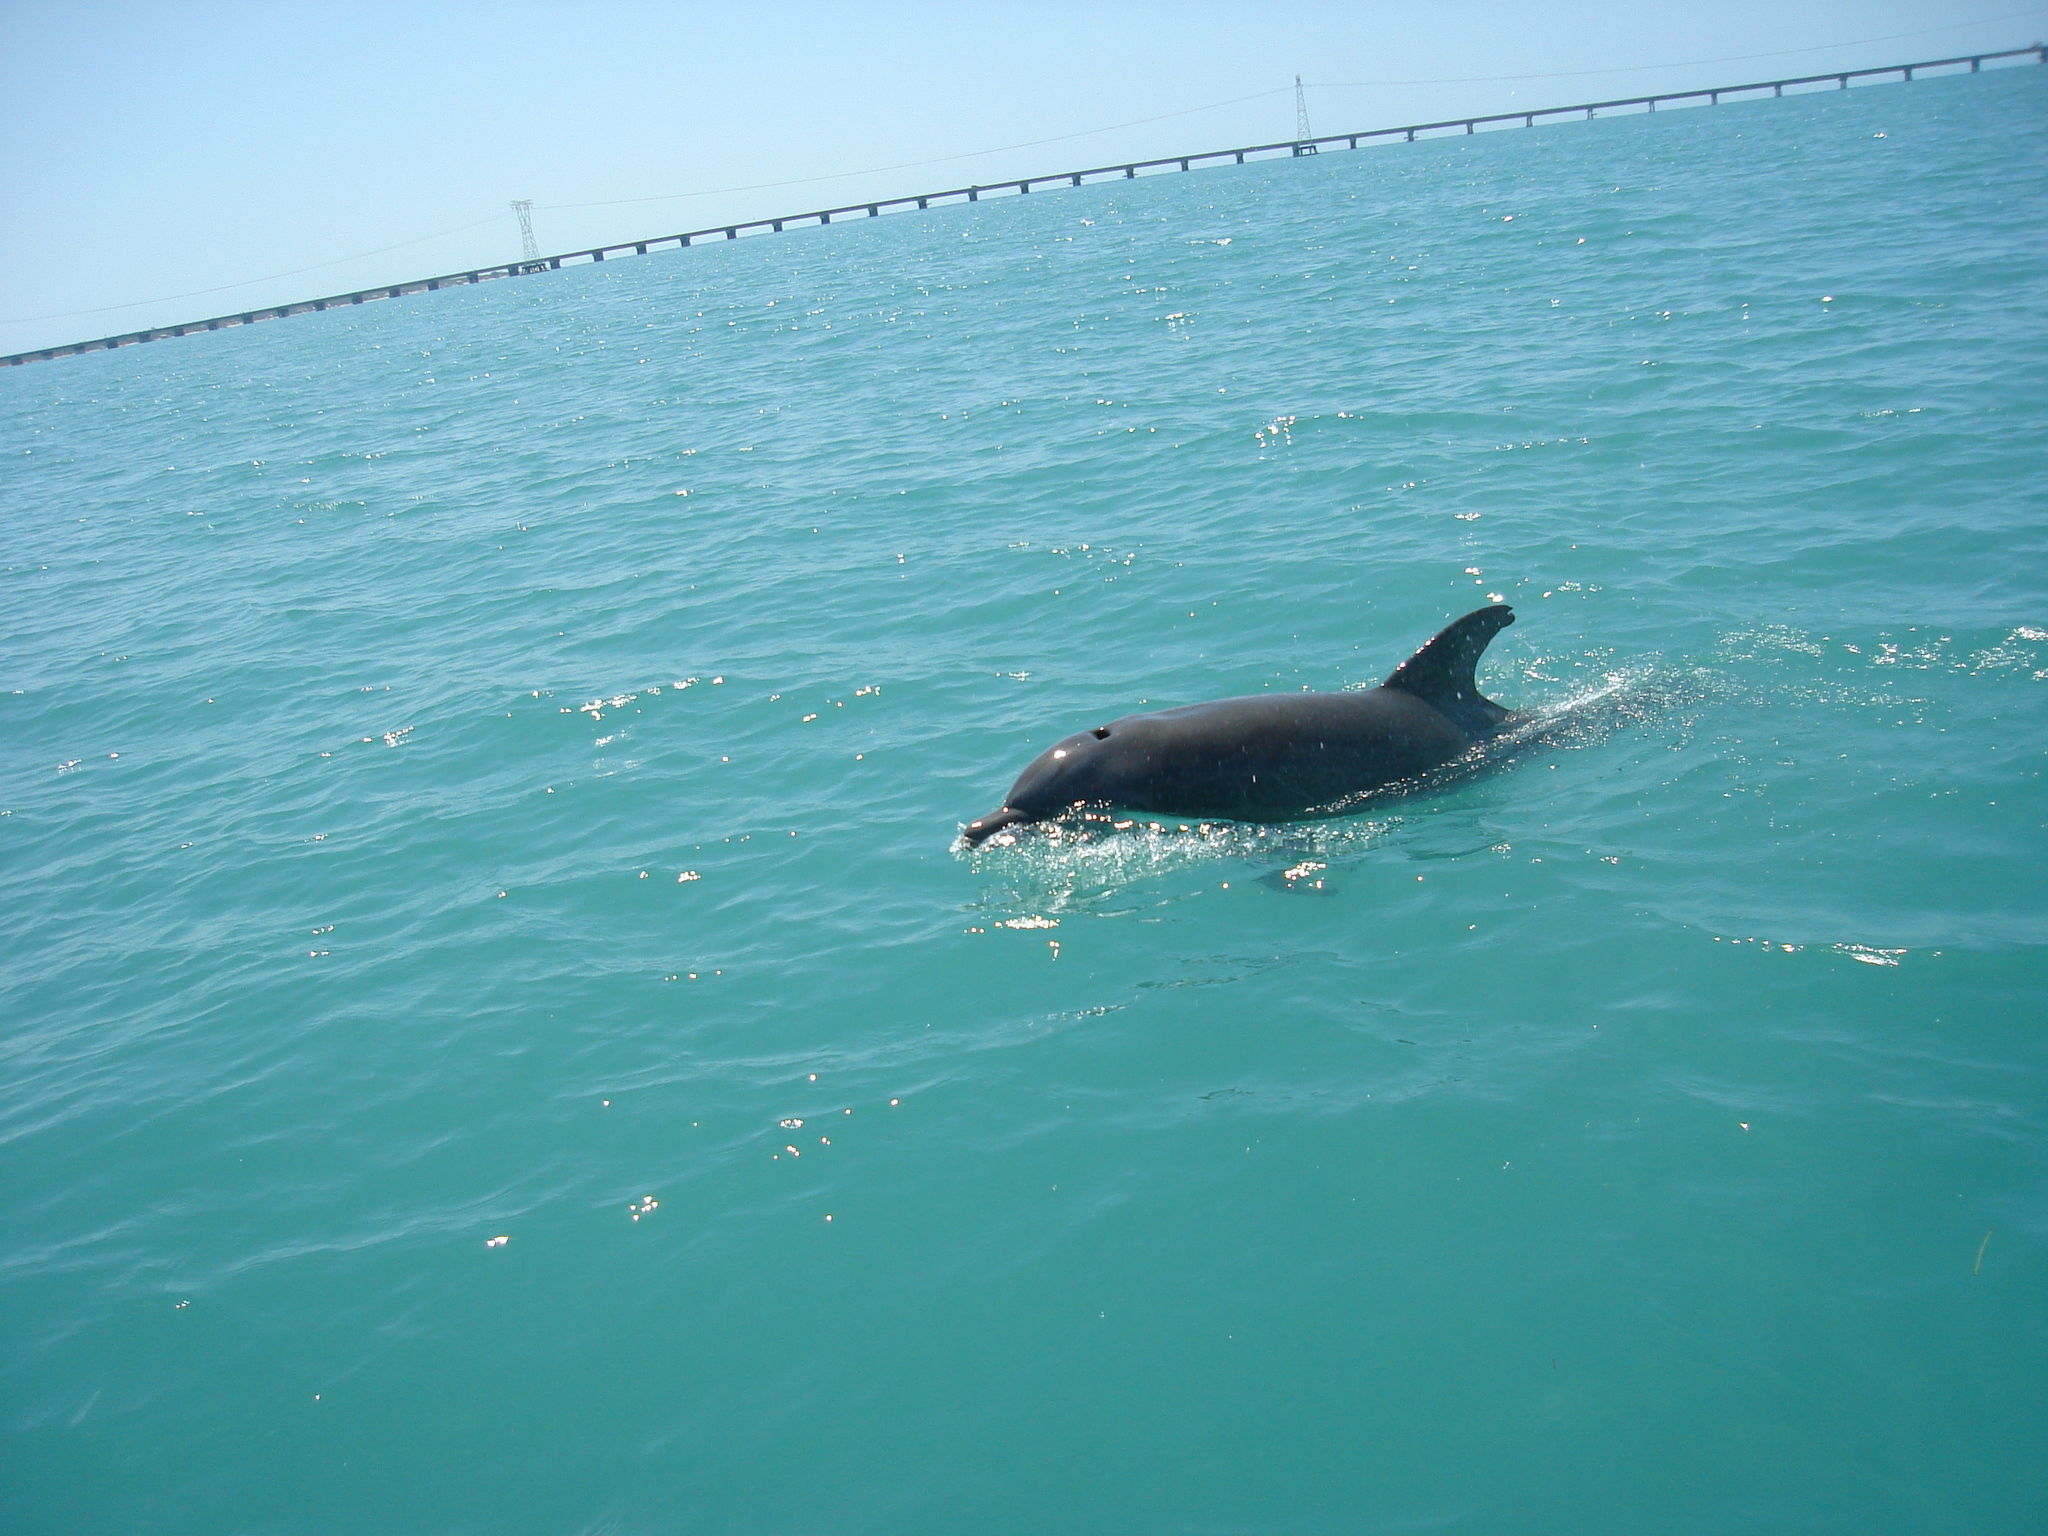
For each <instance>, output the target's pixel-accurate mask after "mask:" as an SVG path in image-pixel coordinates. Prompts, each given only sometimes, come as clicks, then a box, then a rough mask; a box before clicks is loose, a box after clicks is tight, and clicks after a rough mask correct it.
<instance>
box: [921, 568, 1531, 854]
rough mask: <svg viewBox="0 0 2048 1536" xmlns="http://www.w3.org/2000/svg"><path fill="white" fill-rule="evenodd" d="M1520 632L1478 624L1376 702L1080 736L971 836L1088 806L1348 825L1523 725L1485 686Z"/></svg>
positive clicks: (1276, 701) (1490, 612) (1190, 719)
mask: <svg viewBox="0 0 2048 1536" xmlns="http://www.w3.org/2000/svg"><path fill="white" fill-rule="evenodd" d="M1514 622H1515V614H1514V610H1513V609H1512V608H1509V607H1508V606H1507V605H1506V604H1504V603H1496V604H1494V605H1493V606H1491V607H1488V608H1480V609H1477V610H1475V611H1474V612H1471V613H1468V614H1466V615H1465V617H1463V618H1462V619H1459V620H1457V621H1456V622H1454V623H1452V624H1450V625H1447V626H1446V627H1445V628H1444V630H1443V632H1442V633H1440V634H1439V635H1437V636H1436V637H1435V638H1434V639H1433V640H1431V641H1430V642H1429V643H1428V644H1427V645H1425V646H1423V647H1422V649H1421V650H1419V651H1417V652H1416V653H1415V654H1414V655H1413V656H1410V657H1409V658H1408V659H1407V660H1406V661H1404V662H1402V663H1401V665H1400V666H1398V667H1396V668H1394V670H1393V672H1392V673H1390V674H1389V675H1388V677H1387V680H1386V681H1385V682H1384V683H1381V684H1380V685H1379V687H1377V688H1373V689H1369V690H1366V691H1362V692H1355V693H1257V694H1253V695H1251V696H1250V697H1248V698H1239V699H1216V700H1213V701H1211V702H1210V703H1207V704H1184V705H1182V706H1181V707H1180V708H1178V709H1162V710H1159V711H1157V712H1155V713H1152V714H1145V715H1125V716H1124V717H1123V718H1122V719H1120V720H1112V721H1110V722H1109V724H1107V725H1098V726H1096V727H1095V728H1094V729H1093V730H1090V731H1081V732H1078V733H1076V734H1075V735H1072V736H1069V737H1067V738H1066V739H1065V740H1064V741H1059V742H1055V743H1054V744H1053V745H1052V746H1050V747H1048V748H1047V749H1046V750H1045V751H1044V752H1042V753H1040V754H1039V755H1038V757H1036V758H1035V759H1033V761H1032V762H1031V764H1030V766H1028V767H1027V768H1025V770H1024V771H1023V772H1022V773H1021V774H1019V775H1018V776H1017V782H1016V783H1015V784H1013V785H1011V786H1010V792H1009V794H1007V795H1006V796H1004V797H1003V803H1002V806H1001V808H1000V809H998V810H994V811H991V812H990V813H989V814H988V815H986V816H983V817H982V818H981V819H980V820H978V821H971V822H969V823H968V824H967V826H966V828H965V830H964V831H963V832H962V833H961V836H962V837H963V838H964V839H965V841H966V843H967V845H968V846H969V847H974V846H976V845H978V844H980V843H982V842H985V841H986V840H987V839H988V838H989V837H991V836H993V835H994V834H995V833H997V832H1000V831H1002V830H1003V829H1004V828H1005V827H1016V826H1023V825H1027V824H1029V823H1031V822H1036V821H1045V820H1048V819H1050V818H1051V817H1054V816H1058V815H1059V814H1060V813H1061V812H1063V811H1067V810H1070V809H1072V808H1074V807H1075V806H1083V805H1106V806H1114V807H1117V808H1120V809H1123V810H1131V811H1151V812H1154V813H1157V814H1159V815H1165V816H1185V817H1197V818H1203V819H1210V818H1222V819H1229V820H1234V821H1299V820H1304V819H1307V818H1309V817H1315V816H1336V815H1342V814H1343V813H1344V812H1345V811H1347V810H1350V809H1353V808H1354V807H1355V804H1356V802H1357V801H1358V799H1359V798H1360V797H1361V796H1363V795H1365V794H1367V793H1369V792H1371V791H1373V790H1376V789H1385V788H1387V787H1388V786H1390V785H1394V784H1400V783H1404V782H1406V781H1408V780H1412V779H1416V778H1419V777H1420V776H1422V775H1423V774H1426V773H1428V772H1430V771H1431V770H1432V769H1436V768H1441V767H1442V766H1444V765H1445V764H1446V763H1449V762H1451V761H1453V760H1454V759H1456V758H1459V757H1462V756H1463V755H1465V753H1467V752H1469V751H1470V750H1471V749H1472V748H1473V747H1475V746H1477V745H1478V744H1479V743H1480V742H1483V741H1485V740H1487V739H1488V738H1489V737H1492V736H1495V735H1498V734H1499V733H1500V732H1501V731H1502V730H1503V729H1505V728H1506V727H1507V726H1509V725H1511V724H1513V723H1515V722H1516V721H1518V720H1519V719H1521V718H1522V717H1521V716H1518V715H1516V714H1515V713H1514V712H1513V711H1512V710H1508V709H1503V708H1502V707H1501V706H1500V705H1498V704H1496V703H1494V702H1493V701H1492V700H1491V699H1488V698H1485V697H1483V696H1482V695H1481V694H1480V692H1479V685H1478V683H1477V682H1476V681H1475V680H1474V677H1473V669H1474V668H1475V667H1476V666H1477V665H1478V663H1479V657H1480V655H1481V653H1482V652H1484V651H1485V649H1486V647H1487V643H1488V642H1489V641H1491V640H1492V639H1493V637H1494V636H1495V635H1497V634H1498V633H1500V631H1501V630H1503V629H1505V628H1507V626H1508V625H1510V624H1512V623H1514Z"/></svg>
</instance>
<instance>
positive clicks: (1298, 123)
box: [1294, 75, 1316, 155]
mask: <svg viewBox="0 0 2048 1536" xmlns="http://www.w3.org/2000/svg"><path fill="white" fill-rule="evenodd" d="M1315 136H1316V133H1315V130H1314V129H1313V128H1311V127H1309V125H1308V93H1307V92H1306V91H1304V90H1303V89H1302V88H1301V76H1299V75H1296V76H1295V77H1294V137H1295V139H1296V140H1297V141H1299V140H1303V139H1312V138H1314V137H1315ZM1294 152H1295V153H1296V154H1297V155H1312V154H1314V153H1315V152H1316V147H1315V145H1313V144H1304V143H1300V142H1297V143H1296V144H1295V146H1294Z"/></svg>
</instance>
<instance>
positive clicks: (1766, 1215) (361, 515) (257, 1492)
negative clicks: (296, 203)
mask: <svg viewBox="0 0 2048 1536" xmlns="http://www.w3.org/2000/svg"><path fill="white" fill-rule="evenodd" d="M2044 237H2048V70H2042V69H2037V68H2023V69H2013V70H2009V71H2003V72H1998V73H1990V74H1986V75H1983V76H1979V77H1963V78H1952V79H1944V80H1932V81H1924V82H1921V83H1917V84H1913V85H1910V86H1904V85H1900V86H1892V85H1887V86H1880V87H1871V88H1864V89H1858V90H1855V91H1852V92H1848V93H1830V94H1824V95H1812V96H1804V97H1798V98H1788V99H1786V100H1783V101H1763V102H1757V103H1754V104H1750V105H1729V106H1723V107H1720V108H1717V109H1700V110H1689V111H1671V112H1663V113H1659V114H1657V115H1655V116H1631V117H1616V118H1613V119H1608V120H1602V121H1596V122H1593V123H1562V124H1558V125H1555V126H1551V127H1544V128H1539V129H1536V130H1530V131H1512V132H1501V133H1492V134H1484V135H1479V136H1475V137H1469V138H1453V139H1443V140H1438V141H1434V142H1424V143H1419V144H1416V145H1413V146H1402V147H1388V148H1380V149H1372V150H1364V151H1359V152H1357V153H1350V154H1324V155H1321V156H1318V157H1316V158H1314V159H1311V160H1298V161H1283V162H1273V163H1267V164H1252V165H1247V166H1244V167H1242V168H1230V169H1217V170H1206V171H1202V172H1200V173H1198V174H1191V175H1185V176H1181V175H1175V176H1164V177H1159V178H1153V179H1145V180H1140V181H1137V182H1134V183H1118V184H1113V185H1100V186H1091V187H1087V188H1084V189H1081V190H1074V191H1059V192H1056V193H1049V194H1046V195H1038V194H1034V195H1032V196H1030V197H1013V198H1005V199H1000V200H994V199H992V200H990V201H986V202H983V203H980V204H979V205H976V206H972V207H966V206H962V207H951V208H943V209H934V210H932V211H931V212H930V213H928V214H922V215H905V216H899V217H892V218H886V219H881V220H876V221H872V222H860V223H854V224H837V225H834V226H832V227H830V228H827V229H816V230H803V231H797V232H791V233H789V234H786V235H783V236H780V237H775V238H762V239H758V240H747V241H741V242H736V243H732V244H721V245H717V246H713V247H709V248H697V249H692V250H689V251H686V252H677V253H672V254H661V255H653V256H648V257H646V258H643V259H635V260H629V261H615V262H607V263H605V264H603V265H602V266H591V267H579V268H574V269H569V270H564V271H562V272H560V273H558V274H555V275H551V276H544V277H536V278H531V279H525V280H519V281H511V282H503V283H497V284H492V285H487V286H483V287H478V288H473V289H465V290H459V291H454V292H444V293H438V294H433V295H425V296H421V297H417V298H412V299H406V300H399V301H393V302H384V303H376V304H371V305H366V306H364V307H362V308H361V309H358V310H351V311H348V312H344V313H330V314H325V315H313V316H306V317H303V318H299V319H293V320H289V321H280V322H276V323H272V324H266V325H259V326H255V327H251V328H248V329H245V330H241V331H233V332H224V333H220V334H216V335H209V336H203V337H198V338H193V339H188V340H182V341H173V342H165V343H159V344H156V345H151V346H143V347H136V348H132V349H129V350H125V351H122V352H119V353H111V354H100V355H93V356H86V357H79V358H71V359H65V360H61V361H58V362H53V363H45V364H39V365H35V366H30V367H24V368H20V369H13V370H7V371H5V372H4V373H0V505H4V508H5V517H4V519H0V605H4V618H5V634H6V637H7V639H6V644H5V647H4V655H0V663H4V675H0V947H4V969H0V1016H4V1057H0V1060H4V1071H0V1149H4V1163H0V1308H4V1338H5V1344H4V1348H0V1424H4V1443H5V1449H4V1463H0V1528H4V1530H5V1531H6V1532H8V1533H10V1536H12V1533H99V1532H108V1533H138V1532H148V1533H156V1532H163V1533H180V1536H183V1533H191V1536H229V1533H314V1536H330V1533H331V1536H344V1533H346V1536H360V1533H366V1532H377V1533H387V1532H388V1533H414V1532H418V1533H468V1532H475V1533H515V1536H520V1533H548V1536H557V1533H559V1536H628V1533H649V1536H655V1533H666V1532H691V1533H695V1532H704V1533H736V1536H737V1533H748V1536H754V1533H778V1536H780V1533H792V1536H795V1533H805V1536H809V1533H826V1536H839V1533H846V1536H853V1533H874V1536H917V1533H934V1536H939V1533H954V1532H961V1533H973V1536H1012V1533H1016V1536H1026V1533H1034V1536H1035V1533H1089V1536H1092V1533H1103V1536H1112V1533H1113V1536H1133V1533H1155V1532H1156V1533H1233V1536H1236V1533H1242V1536H1267V1533H1275V1536H1278V1533H1380V1532H1388V1533H1393V1532H1400V1533H1411V1532H1439V1531H1443V1532H1470V1533H1475V1536H1500V1533H1506V1536H1520V1533H1559V1536H1563V1533H1573V1536H1584V1533H1602V1536H1605V1533H1613V1536H1635V1533H1646V1532H1658V1533H1666V1532H1697V1533H1725V1532H1732V1531H1743V1532H1788V1533H1789V1532H1798V1533H1837V1532H1839V1533H1845V1536H1846V1533H1857V1536H1865V1533H1873V1532H1882V1533H1891V1532H1898V1533H1915V1536H1920V1533H1929V1532H1955V1533H1968V1536H1993V1533H2020V1532H2035V1531H2039V1530H2041V1529H2042V1528H2043V1527H2044V1524H2048V1486H2044V1470H2043V1469H2044V1462H2043V1457H2042V1448H2043V1446H2044V1444H2048V1038H2044V1023H2048V1009H2044V1006H2043V1004H2044V997H2048V906H2044V902H2043V874H2042V871H2043V867H2044V858H2048V836H2044V822H2048V789H2044V784H2043V778H2042V773H2043V766H2044V749H2048V481H2044V478H2043V474H2042V463H2043V446H2044V443H2048V319H2044V317H2048V238H2044ZM1496 599H1500V600H1505V601H1508V602H1511V603H1512V604H1514V605H1515V607H1516V610H1517V612H1518V614H1519V622H1518V623H1517V624H1516V625H1515V626H1514V627H1513V628H1512V629H1510V630H1508V631H1507V632H1506V633H1504V634H1503V635H1502V636H1501V637H1500V638H1499V640H1498V641H1496V642H1495V644H1494V646H1493V649H1492V651H1491V652H1490V653H1489V655H1488V658H1487V661H1486V664H1485V666H1484V668H1483V669H1482V673H1481V676H1482V681H1483V682H1484V684H1485V686H1486V687H1487V689H1488V691H1489V692H1490V693H1492V694H1493V695H1494V696H1495V697H1497V698H1499V699H1501V700H1503V701H1504V702H1507V703H1510V704H1513V705H1516V706H1518V707H1520V708H1523V709H1526V710H1530V711H1535V712H1539V713H1541V714H1542V716H1543V718H1544V719H1545V720H1546V721H1547V722H1549V725H1550V727H1551V728H1550V730H1549V731H1548V734H1547V738H1546V740H1545V741H1544V742H1543V743H1541V744H1540V745H1538V746H1536V747H1533V748H1531V749H1530V750H1528V751H1526V752H1523V753H1520V754H1516V755H1513V756H1512V758H1511V760H1508V761H1504V762H1502V763H1500V764H1498V765H1496V767H1495V768H1494V771H1491V772H1488V773H1485V774H1483V775H1480V776H1478V777H1475V778H1473V779H1471V780H1469V781H1467V782H1463V783H1460V784H1457V785H1454V786H1452V787H1450V788H1448V789H1446V790H1444V791H1443V792H1441V793H1439V794H1436V795H1433V796H1426V797H1421V798H1413V799H1407V800H1402V801H1397V802H1388V803H1384V804H1373V805H1368V806H1367V807H1365V808H1364V810H1363V811H1362V812H1361V813H1360V814H1357V815H1355V816H1351V817H1348V818H1345V819H1341V820H1335V821H1324V822H1317V823H1310V824H1299V825H1293V826H1279V827H1246V826H1236V825H1232V824H1229V823H1214V824H1209V825H1189V826H1185V827H1184V826H1182V825H1180V824H1178V823H1160V824H1158V825H1153V824H1152V823H1153V821H1154V820H1155V819H1154V818H1142V817H1141V818H1137V819H1136V824H1135V825H1131V826H1128V827H1123V828H1119V827H1116V826H1114V825H1106V824H1103V823H1099V822H1082V823H1077V824H1074V825H1071V826H1066V827H1062V828H1058V829H1055V830H1054V831H1053V832H1052V833H1050V834H1047V833H1044V832H1043V831H1041V832H1035V833H1030V834H1027V835H1025V836H1022V837H1020V838H1019V839H1017V841H1016V842H1015V844H1014V845H1013V846H993V845H992V846H989V847H987V848H985V849H983V850H981V851H978V852H975V853H972V854H970V853H968V852H965V851H964V850H962V849H961V848H959V847H958V846H956V839H957V836H958V833H959V830H960V828H961V826H962V824H963V823H964V822H966V821H967V820H969V819H971V818H973V817H975V816H978V815H980V814H982V813H984V812H987V811H989V810H992V809H994V808H995V807H996V806H997V805H998V804H999V803H1000V801H1001V799H1002V796H1003V792H1004V790H1005V789H1007V787H1008V786H1009V783H1010V781H1011V779H1012V777H1013V776H1014V775H1015V774H1016V772H1017V771H1018V769H1019V768H1020V767H1021V766H1022V765H1023V764H1024V763H1025V762H1026V761H1027V760H1028V759H1029V758H1031V757H1032V756H1033V755H1035V754H1036V753H1037V752H1038V751H1039V750H1040V749H1041V748H1043V747H1044V746H1045V745H1047V744H1048V743H1049V742H1051V741H1053V740H1055V739H1057V738H1058V737H1059V736H1061V735H1064V734H1067V733H1068V732H1070V731H1073V730H1076V729H1080V728H1083V727H1087V726H1092V725H1094V724H1097V723H1100V722H1101V721H1103V720H1106V719H1110V718H1113V717H1114V716H1116V715H1119V714H1123V713H1127V712H1130V711H1133V710H1136V709H1140V708H1143V707H1154V708H1157V707H1164V706H1166V705H1169V704H1178V703H1188V702H1193V701H1197V700H1202V699H1209V698H1216V697H1222V696H1226V695H1232V694H1244V693H1256V692H1259V691H1261V690H1275V691H1284V690H1294V689H1302V688H1314V689H1337V688H1353V687H1369V686H1371V685H1373V684H1375V683H1377V682H1378V681H1379V680H1380V679H1381V678H1382V677H1384V676H1385V674H1386V673H1387V671H1388V670H1390V669H1391V668H1392V667H1393V666H1394V665H1395V664H1396V663H1397V662H1399V661H1400V660H1402V659H1403V658H1404V657H1405V656H1407V655H1408V654H1409V652H1410V651H1411V650H1413V649H1414V648H1415V647H1416V646H1417V645H1419V644H1420V643H1421V642H1422V641H1423V640H1425V639H1426V638H1428V636H1429V635H1431V634H1432V633H1433V632H1434V631H1435V630H1436V629H1437V628H1438V627H1439V626H1441V625H1442V624H1443V623H1444V622H1446V621H1447V620H1449V619H1450V618H1453V617H1455V616H1456V615H1458V614H1460V613H1463V612H1465V611H1466V610H1468V609H1470V608H1473V607H1477V606H1479V605H1481V604H1483V603H1485V602H1488V601H1492V600H1496Z"/></svg>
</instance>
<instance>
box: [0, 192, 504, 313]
mask: <svg viewBox="0 0 2048 1536" xmlns="http://www.w3.org/2000/svg"><path fill="white" fill-rule="evenodd" d="M503 217H504V215H503V214H501V213H494V214H492V215H491V216H490V217H488V218H483V219H471V220H470V221H469V222H468V223H467V224H458V225H456V226H455V227H454V228H453V229H441V230H436V231H435V232H434V233H433V234H431V235H414V236H413V237H412V238H411V239H410V240H399V241H396V242H394V243H392V244H390V245H380V246H378V247H377V249H376V250H374V251H357V252H356V253H355V254H354V255H353V256H336V257H334V258H333V259H332V260H329V261H316V262H314V263H313V264H312V265H311V266H310V267H294V268H292V269H291V271H289V272H271V273H267V274H265V275H264V276H262V277H245V278H243V279H242V280H241V281H240V282H238V283H222V284H221V285H220V286H219V287H217V288H194V289H192V290H191V291H190V292H188V293H166V294H163V295H161V296H159V297H157V298H154V299H130V300H129V301H128V302H127V303H126V304H102V305H101V306H100V307H99V308H98V309H72V310H66V311H65V312H64V313H63V314H61V315H24V316H22V317H20V318H19V319H13V320H0V325H32V324H34V323H35V322H37V321H39V320H70V319H74V318H75V317H77V316H79V315H106V314H111V313H113V311H115V310H117V309H140V308H142V307H143V306H144V305H145V304H171V303H175V302H176V301H177V300H179V299H197V298H203V297H205V296H206V295H207V294H209V293H226V292H227V291H228V290H229V289H231V288H248V287H251V286H253V285H254V284H257V283H269V282H275V281H276V280H277V279H278V278H280V277H297V276H298V275H299V274H300V273H302V272H318V271H320V270H321V269H322V268H323V267H338V266H340V265H341V264H342V263H343V262H348V261H362V260H364V259H365V258H367V257H370V256H382V255H383V254H384V253H385V252H386V251H402V250H404V249H405V248H406V247H407V246H408V245H422V244H424V243H425V242H427V241H429V240H440V239H444V238H446V237H447V236H449V235H459V234H461V233H463V232H464V231H465V230H471V229H476V228H479V227H480V226H482V225H485V224H495V223H497V222H498V220H499V219H501V218H503Z"/></svg>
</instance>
